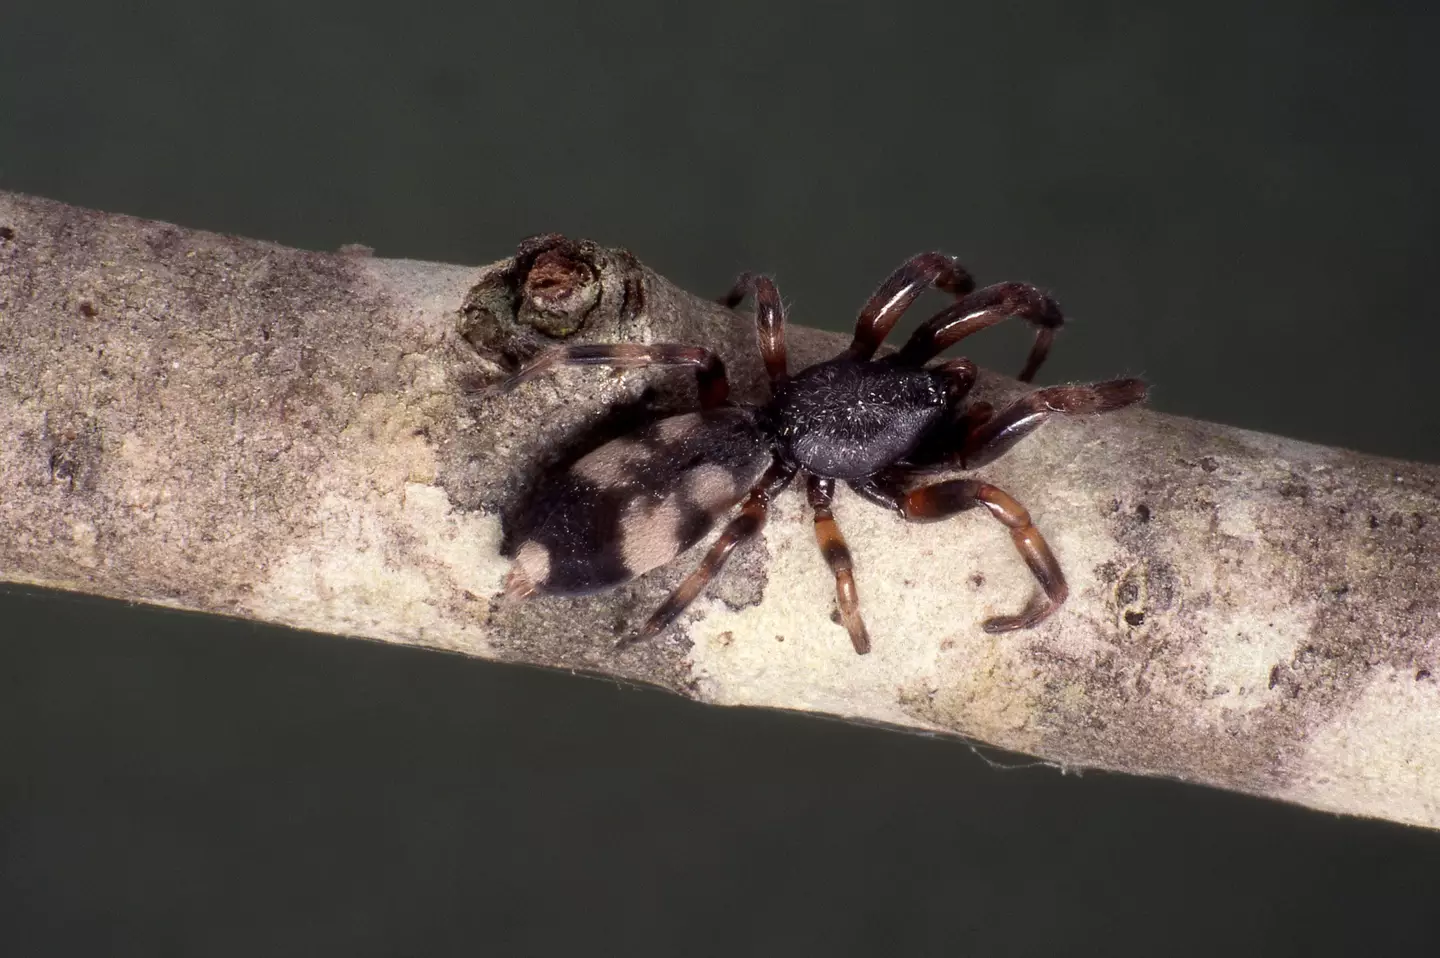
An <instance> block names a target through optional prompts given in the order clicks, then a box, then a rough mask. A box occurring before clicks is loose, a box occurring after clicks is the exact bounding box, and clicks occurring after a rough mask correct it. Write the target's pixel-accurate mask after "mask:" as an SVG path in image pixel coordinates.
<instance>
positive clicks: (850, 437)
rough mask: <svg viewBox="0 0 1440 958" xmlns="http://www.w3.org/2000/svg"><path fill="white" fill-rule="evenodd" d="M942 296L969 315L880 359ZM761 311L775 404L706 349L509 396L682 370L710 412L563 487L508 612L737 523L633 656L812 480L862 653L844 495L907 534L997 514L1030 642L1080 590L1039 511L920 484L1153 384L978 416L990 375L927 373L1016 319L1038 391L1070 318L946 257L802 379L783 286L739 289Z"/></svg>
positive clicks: (924, 263) (593, 584) (618, 446)
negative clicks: (1028, 587)
mask: <svg viewBox="0 0 1440 958" xmlns="http://www.w3.org/2000/svg"><path fill="white" fill-rule="evenodd" d="M932 286H933V287H935V288H937V289H940V290H942V291H945V292H947V293H950V294H951V295H953V296H955V297H956V300H955V302H954V303H953V304H951V305H950V306H949V307H947V308H946V309H944V310H942V311H940V312H939V313H937V314H936V315H935V316H933V317H931V318H930V319H929V320H927V321H926V322H925V323H922V324H921V326H920V327H919V329H917V330H916V331H915V333H914V334H913V335H912V336H911V337H910V339H909V340H908V341H907V342H906V343H905V345H904V346H903V347H902V348H901V349H900V350H899V351H898V352H896V353H893V354H891V355H889V356H884V357H882V358H880V359H875V358H874V356H875V353H876V352H877V351H878V350H879V348H880V346H881V344H882V342H883V341H884V339H885V337H886V335H887V334H888V333H889V332H890V330H891V329H893V328H894V326H895V323H896V322H897V321H898V320H899V318H900V316H901V315H902V314H903V313H904V312H905V311H906V310H907V309H908V308H909V307H910V306H911V305H912V304H913V303H914V301H915V299H916V298H917V297H918V296H919V295H920V293H921V292H923V291H924V290H925V289H926V288H927V287H932ZM746 296H753V297H754V298H755V304H756V329H757V339H758V342H759V347H760V354H761V359H762V361H763V362H764V365H765V369H766V372H767V373H768V376H769V380H770V388H771V396H770V399H769V400H768V401H767V402H765V403H762V404H760V405H744V404H738V403H734V402H732V401H731V400H730V399H729V393H730V386H729V380H728V379H727V377H726V373H725V366H724V364H723V363H722V362H721V360H720V359H719V357H717V356H715V355H714V354H713V353H711V352H710V351H709V350H708V349H705V348H703V347H699V346H685V345H679V344H670V343H657V344H641V343H619V344H600V345H580V346H565V347H560V348H558V349H554V350H550V351H548V352H545V353H542V354H540V355H539V356H537V357H536V358H535V359H533V360H531V361H530V362H529V363H527V364H526V365H525V366H523V367H522V368H521V369H520V370H518V371H517V372H516V374H515V375H514V376H512V377H510V379H508V380H507V381H506V382H505V383H504V384H503V388H507V389H513V388H515V387H516V386H518V385H520V384H521V383H523V382H525V381H527V380H529V379H532V378H534V377H536V376H538V375H542V374H544V373H546V372H549V371H551V370H554V369H556V368H558V367H560V366H572V365H607V366H611V367H616V368H622V369H636V368H642V367H645V366H655V365H659V366H685V367H690V368H692V369H694V371H695V376H696V383H697V387H698V393H699V405H700V411H698V412H693V413H684V414H681V415H676V416H670V417H667V418H664V419H660V420H658V421H655V422H652V423H651V424H649V425H647V426H646V427H644V428H642V429H640V430H638V431H636V432H633V433H631V434H629V435H626V436H622V437H620V438H618V439H615V440H612V441H611V442H609V443H607V444H605V445H602V446H600V447H599V448H598V449H596V450H594V451H593V452H591V453H589V454H588V455H586V456H584V457H582V458H581V459H579V460H578V461H576V462H575V463H574V464H573V465H571V466H570V467H569V469H568V470H566V471H564V472H563V473H561V474H560V475H558V476H552V477H549V482H548V483H547V485H546V487H545V488H544V490H543V493H542V494H541V496H540V498H539V502H538V504H537V508H534V509H532V510H531V511H530V512H529V517H530V518H529V521H528V523H527V526H526V528H525V529H523V530H521V533H522V534H521V535H520V537H519V538H518V540H517V545H516V546H515V548H514V564H513V566H512V567H511V571H510V575H509V577H508V578H507V580H506V592H507V593H508V594H509V595H511V596H512V597H515V598H524V597H526V596H530V595H532V594H537V593H538V594H544V595H581V594H585V593H590V592H595V591H599V590H602V589H607V588H611V587H614V586H616V585H619V584H621V583H623V582H626V581H628V580H630V579H633V578H635V577H636V576H639V575H643V574H644V573H646V572H648V571H650V570H652V569H655V568H658V567H659V566H662V565H665V564H666V563H668V562H670V561H671V560H672V559H674V558H675V557H676V556H678V555H680V553H682V552H684V551H685V550H687V549H689V548H690V547H691V546H693V545H695V544H696V543H697V542H699V541H700V540H701V539H702V538H704V537H705V536H706V535H707V534H708V533H709V532H710V530H711V529H712V528H714V526H715V525H716V524H717V523H718V522H719V521H720V520H721V519H723V518H724V517H725V516H727V515H729V514H730V513H731V512H732V511H734V512H735V515H734V516H733V518H731V520H730V521H729V522H728V523H727V524H726V525H725V528H724V529H723V531H722V532H721V534H720V535H719V536H718V537H717V539H716V541H715V542H714V544H713V545H712V546H711V548H710V549H709V551H708V552H707V553H706V555H705V558H704V559H703V560H702V561H701V563H700V565H699V567H697V568H696V570H695V571H694V572H692V573H691V574H690V575H689V576H688V577H687V578H686V579H685V580H684V581H683V582H682V583H681V584H680V585H679V586H678V587H677V588H676V589H675V591H674V592H672V593H671V595H670V596H669V598H667V599H666V600H665V602H664V603H663V604H662V605H661V607H660V608H659V609H658V610H657V611H656V612H655V614H654V615H652V616H651V617H650V619H649V621H647V622H646V623H645V625H644V626H642V627H641V628H640V629H639V630H637V631H636V632H634V633H632V634H631V635H630V636H628V637H627V640H622V644H623V642H624V641H630V640H636V639H643V638H647V637H650V636H653V635H655V634H657V633H659V632H660V631H661V630H663V629H664V628H665V627H666V626H668V625H669V624H670V623H671V622H673V621H674V620H675V619H676V618H677V617H678V616H679V615H680V614H681V613H682V612H683V611H684V610H685V608H686V607H687V606H688V605H689V604H690V603H691V602H692V601H693V600H694V599H695V597H696V596H697V595H699V594H700V592H701V591H702V590H703V589H704V588H705V586H706V585H707V584H708V583H709V582H710V580H711V579H712V578H714V576H715V575H717V574H718V573H719V572H720V570H721V569H722V568H723V566H724V564H725V561H726V559H728V558H729V556H730V554H731V552H733V551H734V549H735V547H736V546H737V545H739V544H740V543H742V542H744V541H745V540H746V539H749V538H751V537H753V536H755V535H756V534H758V533H759V532H760V530H761V529H762V528H763V526H764V523H765V519H766V516H767V513H768V510H769V505H770V503H771V501H773V499H774V497H775V496H776V495H778V494H779V493H780V492H781V491H783V490H784V489H785V488H786V486H788V485H789V484H790V482H791V481H792V480H793V479H794V478H795V477H796V476H797V475H799V474H801V473H803V474H804V476H805V480H806V492H807V499H808V501H809V504H810V507H811V510H812V512H813V513H814V517H815V536H816V541H817V543H818V545H819V548H820V552H821V555H822V557H823V558H824V560H825V562H826V564H827V565H828V566H829V567H830V570H831V572H832V573H833V575H834V577H835V590H836V605H837V608H838V610H839V614H840V622H841V624H842V625H843V626H844V628H845V629H846V631H847V632H848V633H849V636H850V640H851V642H852V644H853V645H854V648H855V651H856V652H857V653H859V654H862V655H863V654H865V653H866V652H868V651H869V650H870V637H869V633H868V631H867V629H866V627H865V623H864V620H863V619H862V617H861V614H860V599H859V594H858V591H857V588H856V584H855V569H854V563H853V560H852V558H851V555H850V550H849V548H848V546H847V545H846V543H845V538H844V536H843V534H842V533H841V531H840V527H839V525H838V524H837V523H836V521H835V517H834V514H833V512H832V510H831V503H832V501H833V498H834V491H835V483H836V482H837V481H842V482H845V483H846V484H847V485H849V486H850V488H851V489H852V490H853V491H855V492H857V493H859V494H860V495H861V496H863V497H864V498H865V499H867V500H868V501H870V502H872V503H875V504H877V505H880V506H882V507H884V508H886V509H889V510H891V511H893V512H894V513H896V514H897V515H898V516H900V517H901V518H903V519H905V520H906V521H910V522H930V521H936V520H940V519H946V518H949V517H951V516H954V515H956V514H958V513H960V512H964V511H966V510H968V509H971V508H974V507H976V506H983V507H985V509H986V511H988V512H989V513H990V514H991V515H992V516H994V517H995V518H996V519H997V520H999V521H1000V522H1001V523H1002V524H1003V525H1004V526H1005V527H1006V528H1007V529H1009V530H1010V534H1011V539H1012V540H1013V542H1014V544H1015V548H1016V549H1017V550H1018V551H1019V553H1020V555H1021V557H1022V558H1023V559H1024V560H1025V563H1026V565H1027V566H1028V567H1029V568H1030V571H1031V573H1032V574H1033V575H1034V576H1035V579H1036V582H1037V584H1038V585H1039V586H1040V591H1039V592H1038V593H1037V594H1036V595H1035V596H1034V598H1033V599H1032V600H1031V601H1030V602H1029V603H1028V604H1027V605H1026V607H1025V609H1023V610H1022V611H1021V612H1019V613H1018V614H1015V615H1005V616H996V617H993V618H991V619H988V620H986V621H985V622H984V623H983V628H984V629H985V630H986V631H987V632H1008V631H1011V630H1014V629H1022V628H1030V627H1032V626H1034V625H1037V624H1038V623H1040V622H1041V621H1043V620H1044V619H1045V618H1046V617H1048V616H1049V615H1050V614H1052V613H1053V612H1054V611H1055V610H1056V609H1057V608H1059V606H1060V604H1061V603H1063V602H1064V601H1065V598H1066V596H1067V594H1068V591H1069V589H1068V586H1067V585H1066V583H1065V576H1064V574H1063V572H1062V571H1061V568H1060V564H1059V562H1058V561H1057V560H1056V558H1055V556H1054V555H1053V554H1052V553H1051V551H1050V548H1049V546H1048V545H1046V543H1045V540H1044V538H1043V537H1042V536H1041V534H1040V531H1039V530H1038V529H1037V528H1036V527H1035V524H1034V523H1033V522H1032V520H1031V518H1030V514H1029V512H1027V511H1026V509H1025V507H1024V506H1022V505H1021V504H1020V503H1019V502H1017V501H1016V500H1015V499H1014V498H1012V497H1011V496H1010V495H1008V494H1007V493H1005V492H1004V491H1003V490H1001V489H998V488H996V487H995V486H993V485H990V484H989V483H986V482H984V481H982V480H980V479H978V478H974V477H971V478H965V479H950V480H946V481H942V482H937V483H933V484H929V485H925V484H923V480H924V478H925V477H927V476H929V475H931V474H934V473H937V472H950V471H955V470H968V469H974V468H976V467H979V466H982V465H985V464H987V463H990V462H993V461H994V460H995V459H997V458H999V457H1000V456H1001V455H1004V453H1006V452H1007V451H1009V450H1010V449H1011V448H1012V447H1013V446H1014V445H1015V443H1017V442H1019V441H1020V440H1021V439H1023V438H1024V437H1025V436H1027V435H1029V434H1030V433H1031V432H1033V431H1034V430H1035V429H1036V428H1037V427H1038V426H1039V425H1040V424H1041V423H1042V422H1044V421H1045V420H1046V419H1047V418H1049V417H1050V416H1051V415H1054V414H1056V413H1061V414H1092V413H1103V412H1110V411H1112V410H1116V409H1121V408H1123V407H1125V406H1129V405H1133V404H1135V403H1138V402H1140V401H1141V400H1143V399H1144V397H1145V384H1144V383H1143V382H1141V381H1140V380H1138V379H1116V380H1110V381H1108V382H1102V383H1094V384H1081V385H1066V386H1051V387H1047V388H1045V389H1040V390H1036V391H1035V392H1033V393H1030V394H1029V395H1027V396H1025V397H1023V398H1021V399H1019V400H1017V401H1015V402H1014V403H1012V404H1010V405H1008V406H1006V407H1005V408H1003V409H1001V410H1000V411H999V412H995V411H994V410H993V409H992V408H991V407H990V406H989V405H987V404H984V403H973V404H968V405H967V404H966V402H965V400H966V396H967V394H968V392H969V390H970V388H971V387H972V386H973V385H974V382H975V376H976V369H975V365H974V364H973V363H971V362H970V361H969V360H967V359H952V360H948V361H944V362H940V363H936V364H934V365H927V364H928V363H930V361H931V360H933V359H934V358H935V357H936V356H938V355H939V354H940V353H941V352H943V351H944V350H946V349H948V348H949V347H950V346H953V345H954V344H955V343H957V342H959V341H960V340H962V339H964V338H965V337H966V336H969V335H972V334H973V333H976V332H979V331H980V330H982V329H985V328H987V327H989V326H992V325H994V324H995V323H997V322H1000V321H1001V320H1003V319H1005V318H1007V317H1009V316H1019V317H1022V318H1025V319H1027V320H1029V321H1030V322H1031V323H1033V324H1034V325H1035V326H1036V327H1037V332H1036V338H1035V343H1034V345H1033V346H1032V348H1031V351H1030V355H1029V357H1028V359H1027V361H1026V363H1025V366H1024V368H1023V369H1022V371H1021V374H1020V377H1019V378H1020V379H1021V380H1022V381H1024V382H1029V381H1030V380H1031V379H1032V378H1033V377H1034V375H1035V373H1036V372H1037V371H1038V369H1039V367H1040V365H1041V363H1043V362H1044V360H1045V357H1046V355H1047V354H1048V353H1049V350H1050V346H1051V344H1052V342H1053V340H1054V337H1055V333H1056V331H1057V330H1058V329H1059V328H1060V327H1061V326H1062V325H1063V322H1064V317H1063V315H1062V313H1061V312H1060V308H1059V306H1058V305H1057V304H1056V303H1055V301H1054V300H1053V299H1051V298H1050V297H1048V296H1046V295H1045V294H1043V293H1041V292H1040V291H1039V290H1038V289H1036V288H1035V287H1033V286H1030V285H1028V284H1023V283H1001V284H997V285H995V286H988V287H985V288H984V289H979V290H977V289H976V288H975V282H974V280H973V279H972V278H971V277H970V274H969V273H968V272H967V271H966V270H965V269H964V268H963V267H961V266H960V265H959V264H958V263H957V262H956V261H955V260H954V259H953V258H951V257H949V256H946V255H944V254H941V253H922V254H920V255H919V256H916V257H913V258H912V259H910V260H909V261H907V262H906V263H905V264H904V265H902V266H901V267H900V268H899V269H897V270H896V271H895V272H894V273H893V274H891V276H890V277H889V278H888V279H886V281H885V282H884V283H883V284H882V285H881V286H880V288H879V289H878V290H877V291H876V293H875V295H874V296H872V297H871V298H870V300H869V301H868V302H867V303H866V305H865V306H864V308H862V310H861V312H860V316H859V318H858V320H857V321H856V329H855V338H854V341H853V342H852V343H851V345H850V346H849V348H847V349H846V350H845V351H844V352H842V353H841V354H840V355H839V356H837V357H835V358H834V359H832V360H828V361H826V362H823V363H818V364H816V365H814V366H811V367H809V368H807V369H804V370H802V371H800V372H799V373H798V374H796V375H795V376H793V377H792V376H791V375H790V371H789V367H788V361H787V356H786V350H785V317H784V312H783V308H782V306H781V303H780V296H779V293H778V292H777V291H776V289H775V285H774V283H772V282H771V281H770V280H769V279H768V278H766V277H763V276H756V275H754V274H750V273H745V274H742V275H741V276H740V277H739V278H738V279H737V280H736V282H735V285H734V287H733V288H732V289H731V291H730V293H729V294H727V295H726V296H725V297H723V298H722V300H721V302H722V303H724V304H725V305H726V306H728V307H732V308H733V307H735V306H738V305H739V304H740V302H741V301H742V300H743V299H744V298H745V297H746ZM737 506H738V509H737V508H736V507H737Z"/></svg>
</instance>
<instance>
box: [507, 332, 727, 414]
mask: <svg viewBox="0 0 1440 958" xmlns="http://www.w3.org/2000/svg"><path fill="white" fill-rule="evenodd" d="M561 366H610V367H612V368H614V369H643V368H644V367H646V366H689V367H691V368H693V369H694V370H695V383H696V386H697V387H698V389H699V392H700V408H702V409H713V408H714V407H716V406H720V405H723V404H724V402H725V400H726V399H727V398H728V397H729V395H730V379H729V377H728V376H726V374H725V364H724V363H723V362H721V361H720V357H719V356H716V355H715V354H714V353H712V352H711V351H710V350H708V349H705V348H704V347H701V346H684V345H680V344H678V343H584V344H581V345H576V346H557V347H556V348H554V349H547V350H545V351H544V352H542V353H540V354H539V355H538V356H536V357H534V358H533V359H531V360H530V361H529V362H528V363H526V364H525V365H523V366H521V367H520V369H519V370H518V371H517V372H516V373H515V374H514V375H513V376H511V377H510V378H509V379H506V380H505V381H504V382H502V383H500V385H499V388H500V389H501V390H502V391H505V392H508V391H509V390H511V389H514V388H515V387H517V386H519V385H520V384H521V383H525V382H529V381H530V380H532V379H534V378H536V377H537V376H542V375H544V374H545V373H549V372H553V371H554V370H556V369H558V368H559V367H561Z"/></svg>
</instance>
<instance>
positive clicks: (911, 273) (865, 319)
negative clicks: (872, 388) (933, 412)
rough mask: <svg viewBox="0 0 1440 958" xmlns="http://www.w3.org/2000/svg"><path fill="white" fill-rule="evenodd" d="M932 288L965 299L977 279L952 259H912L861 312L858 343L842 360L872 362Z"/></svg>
mask: <svg viewBox="0 0 1440 958" xmlns="http://www.w3.org/2000/svg"><path fill="white" fill-rule="evenodd" d="M930 286H933V287H935V288H936V289H939V290H943V291H945V292H947V293H950V294H952V295H954V296H963V295H965V294H966V293H968V292H970V291H971V290H973V289H974V288H975V280H974V279H972V278H971V276H970V274H969V273H968V272H966V270H965V267H963V266H961V265H960V264H959V262H957V261H956V260H955V258H954V257H952V256H946V255H945V254H944V253H934V252H932V253H921V254H919V255H918V256H912V257H911V258H910V259H908V260H906V261H905V263H904V264H902V265H901V266H900V268H899V269H897V270H895V272H893V273H891V274H890V276H889V278H888V279H886V280H885V282H884V283H881V284H880V288H879V289H877V290H876V291H875V295H873V296H871V297H870V301H869V302H867V303H866V304H865V307H864V308H863V309H861V310H860V316H859V318H857V319H856V321H855V341H854V342H852V343H851V344H850V348H849V349H848V350H846V351H845V352H844V353H842V354H841V355H842V357H844V358H846V359H869V358H870V357H872V356H874V355H875V350H877V349H879V348H880V344H881V343H882V342H884V341H885V337H886V336H888V335H890V330H892V329H894V328H895V323H896V322H897V321H899V319H900V317H901V316H902V315H904V313H905V311H906V310H907V309H909V308H910V307H911V306H912V305H914V303H915V300H916V299H917V298H918V297H919V296H920V294H921V293H922V292H924V291H925V289H926V288H927V287H930Z"/></svg>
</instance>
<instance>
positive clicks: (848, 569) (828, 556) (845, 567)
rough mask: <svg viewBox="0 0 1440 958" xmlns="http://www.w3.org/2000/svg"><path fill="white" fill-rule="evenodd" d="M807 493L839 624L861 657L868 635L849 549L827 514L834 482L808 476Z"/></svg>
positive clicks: (865, 649)
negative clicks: (830, 576)
mask: <svg viewBox="0 0 1440 958" xmlns="http://www.w3.org/2000/svg"><path fill="white" fill-rule="evenodd" d="M806 491H807V493H808V495H809V499H810V508H811V509H813V510H814V511H815V541H816V542H818V543H819V545H820V552H821V554H822V555H824V556H825V562H826V564H827V565H829V566H830V571H831V572H833V573H834V574H835V601H836V604H837V605H838V606H839V607H840V622H841V624H842V625H844V626H845V631H846V632H849V633H850V643H851V644H852V645H854V646H855V652H856V653H857V654H859V655H864V654H865V653H866V652H869V651H870V635H869V633H867V632H866V631H865V621H864V620H863V619H861V618H860V596H859V595H858V594H857V593H856V591H855V573H854V563H853V562H852V561H851V558H850V547H849V546H848V545H846V544H845V537H844V536H843V535H841V534H840V526H839V525H837V524H836V522H835V516H834V514H833V513H832V512H831V511H830V503H831V502H832V501H833V500H834V497H835V480H834V479H822V478H821V477H819V476H811V477H810V481H809V486H808V488H807V490H806Z"/></svg>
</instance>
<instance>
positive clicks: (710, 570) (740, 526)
mask: <svg viewBox="0 0 1440 958" xmlns="http://www.w3.org/2000/svg"><path fill="white" fill-rule="evenodd" d="M793 478H795V467H794V466H789V465H786V464H784V463H782V462H779V461H776V462H775V463H774V464H772V465H771V466H770V468H769V469H767V470H766V471H765V474H764V475H763V476H761V477H760V481H759V482H757V483H755V485H754V486H753V487H751V489H750V493H749V495H747V496H746V497H745V500H744V501H743V502H742V503H741V504H740V514H739V515H737V516H736V517H735V518H734V519H732V520H730V524H729V525H727V526H726V527H725V530H724V531H723V532H721V533H720V537H719V538H718V539H716V540H715V544H714V545H712V546H711V547H710V551H709V552H707V553H705V558H704V559H702V560H701V562H700V565H699V566H697V567H696V569H695V571H694V572H692V573H690V574H689V575H688V576H686V577H685V581H683V582H681V583H680V585H678V586H677V587H676V588H675V591H674V592H672V593H670V595H669V597H668V598H666V600H665V601H664V602H662V603H661V604H660V608H658V609H656V610H655V614H654V615H652V616H650V619H649V621H647V622H646V623H645V625H644V626H642V627H641V628H640V630H639V631H638V632H636V633H635V634H634V635H631V636H627V637H625V638H623V639H621V640H620V641H619V642H617V643H616V647H617V648H620V647H623V646H626V645H630V644H631V643H633V642H640V641H643V640H645V639H649V638H653V637H654V636H656V635H659V634H660V632H661V631H663V630H664V629H665V627H666V626H668V625H669V624H670V623H671V622H674V621H675V619H676V618H678V617H679V615H680V613H682V612H684V611H685V609H686V608H687V607H688V606H689V605H690V603H691V602H694V601H695V597H696V596H698V595H699V594H700V593H701V592H702V591H704V589H705V587H706V586H707V585H709V584H710V580H711V579H713V578H715V576H716V575H718V574H719V573H720V570H721V569H723V568H724V567H725V560H727V559H729V558H730V553H731V552H734V551H735V547H736V546H737V545H739V544H740V543H742V542H744V541H745V540H747V539H749V538H751V537H752V536H754V535H755V534H756V533H758V532H759V531H760V530H761V529H762V528H764V526H765V517H766V515H767V514H768V513H769V511H770V502H771V500H772V499H774V498H775V496H777V495H779V493H780V492H781V490H783V489H784V488H785V487H786V486H788V485H789V484H790V480H791V479H793Z"/></svg>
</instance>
